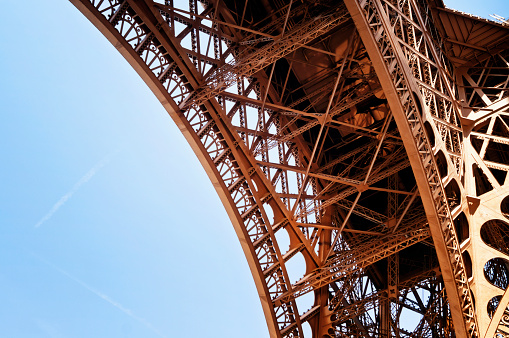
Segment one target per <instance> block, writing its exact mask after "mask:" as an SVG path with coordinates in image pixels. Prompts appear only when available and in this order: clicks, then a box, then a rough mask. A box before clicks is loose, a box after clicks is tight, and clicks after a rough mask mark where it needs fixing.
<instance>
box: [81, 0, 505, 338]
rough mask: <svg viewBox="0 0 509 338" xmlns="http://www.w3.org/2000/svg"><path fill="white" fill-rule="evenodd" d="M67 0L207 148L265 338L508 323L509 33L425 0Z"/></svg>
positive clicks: (465, 330) (415, 332) (466, 329)
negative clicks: (452, 20) (456, 35)
mask: <svg viewBox="0 0 509 338" xmlns="http://www.w3.org/2000/svg"><path fill="white" fill-rule="evenodd" d="M71 2H73V3H74V4H75V6H76V7H77V8H78V9H79V10H80V11H82V12H83V14H84V15H85V16H87V17H88V18H89V20H90V21H91V22H92V23H94V25H95V26H96V27H97V28H98V29H99V30H100V31H101V32H102V33H103V34H104V35H105V36H106V37H107V38H108V39H109V40H110V41H111V42H112V44H113V45H114V46H115V47H116V48H117V49H118V50H119V51H120V52H121V53H122V54H123V55H124V57H125V58H126V59H127V60H128V61H129V62H130V64H131V65H132V66H133V68H134V69H135V70H136V71H137V72H138V73H139V74H140V76H141V77H142V78H143V79H144V80H145V82H146V83H147V85H148V86H149V87H150V88H151V89H152V91H153V92H154V93H155V95H156V96H157V97H158V98H159V100H160V101H161V103H162V104H163V105H164V107H165V108H166V109H167V111H168V113H169V114H170V115H171V116H172V118H173V119H174V121H175V123H177V125H178V126H179V128H180V129H181V131H182V132H183V134H184V135H185V136H186V138H187V140H188V142H189V143H190V145H191V147H192V148H193V150H194V151H195V153H196V154H197V156H198V158H199V159H200V161H201V163H202V165H203V167H204V168H205V170H206V171H207V173H208V175H209V177H210V179H211V181H212V183H213V184H214V186H215V188H216V190H217V192H218V194H219V196H220V198H221V200H222V202H223V204H224V206H225V208H226V210H227V212H228V214H229V216H230V219H231V221H232V223H233V225H234V228H235V230H236V232H237V235H238V237H239V240H240V242H241V245H242V247H243V249H244V252H245V254H246V258H247V260H248V263H249V265H250V268H251V271H252V274H253V278H254V280H255V283H256V286H257V289H258V293H259V295H260V299H261V302H262V307H263V310H264V313H265V317H266V320H267V325H268V328H269V332H270V335H271V336H273V337H302V336H304V335H305V336H306V337H307V336H308V335H309V336H313V337H320V338H321V337H344V336H359V337H380V336H384V337H392V336H412V337H416V336H419V337H420V336H430V337H450V336H452V335H453V334H456V336H458V337H466V336H477V337H481V336H482V337H484V336H485V333H486V332H488V333H489V334H490V335H491V336H493V335H494V334H499V335H505V333H504V332H505V331H504V330H507V326H504V325H506V324H504V323H505V322H504V320H505V319H504V318H507V313H504V311H506V310H505V309H506V306H507V304H508V303H509V294H507V293H506V291H505V290H506V289H507V286H508V285H507V282H506V281H507V280H508V279H509V272H508V271H509V265H508V266H506V263H505V262H508V264H509V256H508V253H509V252H508V251H509V250H507V243H508V241H505V240H498V241H497V240H496V239H498V238H504V239H505V238H506V237H504V236H506V234H509V226H507V227H506V225H507V223H506V221H508V222H509V220H506V216H504V215H505V214H504V211H503V210H502V209H503V207H502V209H500V208H501V207H500V206H501V205H505V204H504V202H503V199H504V198H505V197H506V196H507V195H508V191H507V186H506V183H505V182H506V176H507V171H509V158H508V157H507V156H509V153H508V152H507V149H506V148H505V147H506V145H507V144H509V141H508V140H509V127H508V125H509V119H508V116H507V114H508V112H507V106H508V105H509V102H508V96H507V88H508V79H509V77H508V76H509V64H508V63H507V60H509V58H508V56H509V53H508V52H507V36H508V34H507V28H505V27H503V26H501V25H498V26H496V25H495V24H493V23H488V22H485V23H484V25H485V26H486V27H488V28H486V27H484V28H483V27H480V26H479V25H480V23H479V22H477V21H476V22H474V24H476V25H477V26H475V25H474V26H475V27H476V29H477V30H482V29H485V30H488V31H489V32H490V34H491V36H493V35H494V34H496V33H498V34H502V35H501V36H502V37H503V36H505V40H504V38H502V37H501V38H499V40H500V41H502V42H503V43H500V44H499V45H497V46H498V47H499V48H498V50H497V52H496V53H493V52H491V54H490V53H486V51H484V52H483V51H482V50H481V49H482V47H479V46H477V49H476V48H474V50H475V52H471V51H470V50H469V49H468V48H467V46H468V45H472V43H470V42H469V41H466V42H465V41H464V42H459V43H460V44H459V46H462V48H459V49H458V48H456V49H455V48H452V47H451V48H449V47H450V45H446V44H445V42H444V41H442V39H441V36H442V35H443V34H444V33H443V32H447V29H449V28H450V27H447V26H445V25H444V24H441V25H439V24H435V22H434V21H433V20H442V21H444V20H443V18H442V17H441V15H444V14H443V12H440V10H437V9H436V6H435V5H433V6H430V7H428V5H429V3H428V2H425V1H414V0H405V1H375V0H366V1H356V0H346V1H345V3H343V2H338V1H326V0H323V1H317V2H306V1H304V2H297V1H296V2H293V1H277V2H274V3H272V2H270V3H269V2H267V1H259V2H257V1H256V2H255V1H246V2H245V3H244V2H242V3H240V2H236V1H229V0H222V1H203V2H198V1H195V0H191V1H187V0H185V1H183V2H182V3H180V2H177V1H175V0H173V1H169V0H166V1H164V0H161V1H153V2H152V1H134V0H125V1H124V0H107V1H103V0H71ZM438 7H440V6H438ZM442 7H443V6H442ZM437 11H438V12H437ZM451 15H452V14H451ZM454 15H457V16H458V17H460V18H461V16H460V14H454ZM456 19H457V18H456ZM465 20H467V18H466V17H465ZM468 20H475V19H473V18H470V19H468ZM442 21H441V22H442ZM481 23H482V22H481ZM499 26H500V27H499ZM437 27H438V28H437ZM490 29H491V31H490ZM496 29H498V30H497V31H496ZM470 31H471V32H473V31H475V30H474V29H471V30H470ZM495 31H496V32H495ZM478 35H479V34H478ZM447 43H450V41H449V42H447ZM461 43H462V44H463V45H461ZM455 46H456V47H457V46H458V45H455ZM500 46H502V47H503V48H502V47H500ZM474 47H475V46H474ZM491 50H492V51H493V48H492V49H491ZM469 53H470V54H469ZM472 53H473V54H472ZM504 201H505V200H504ZM508 208H509V207H508ZM497 220H498V222H496V221H497ZM487 221H491V223H489V224H488V226H486V225H485V223H486V222H487ZM481 228H482V229H484V230H482V229H481ZM486 229H487V230H486ZM483 231H484V232H483ZM483 234H484V235H483ZM483 236H484V237H483ZM507 236H508V237H507V238H509V235H507ZM481 237H483V238H481ZM487 289H489V292H488V293H487V294H486V292H485V291H484V290H487ZM481 290H483V291H482V292H481ZM506 312H507V311H506ZM408 318H415V319H413V320H412V321H410V320H408ZM499 323H500V325H499Z"/></svg>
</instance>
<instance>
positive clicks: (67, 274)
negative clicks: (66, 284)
mask: <svg viewBox="0 0 509 338" xmlns="http://www.w3.org/2000/svg"><path fill="white" fill-rule="evenodd" d="M30 253H31V254H32V256H34V257H35V258H37V259H38V260H40V261H41V262H43V263H44V264H46V265H48V266H50V267H52V268H53V269H55V270H57V271H58V272H60V273H61V274H62V275H64V276H66V277H68V278H69V279H72V280H73V281H75V282H76V283H78V284H79V285H81V286H82V287H84V288H85V289H87V290H88V291H90V292H92V293H93V294H95V295H96V296H98V297H99V298H101V299H103V300H105V301H106V302H108V303H110V304H111V305H113V306H114V307H116V308H117V309H119V310H120V311H122V312H123V313H125V314H126V315H128V316H129V317H131V318H132V319H134V320H136V321H138V322H139V323H141V324H143V325H144V326H145V327H146V328H147V329H149V330H150V331H152V332H154V333H155V334H157V335H158V336H159V337H163V338H167V337H166V336H165V335H164V334H162V333H161V332H160V331H159V330H158V329H156V328H155V327H154V326H153V325H152V324H151V323H150V322H149V321H147V320H146V319H145V318H142V317H139V316H137V315H135V314H134V313H133V312H132V311H131V310H130V309H128V308H126V307H125V306H123V305H122V304H120V303H119V302H117V301H115V300H114V299H112V298H110V297H109V296H108V295H105V294H104V293H102V292H100V291H99V290H97V289H94V288H93V287H91V286H90V285H88V284H87V283H85V282H84V281H82V280H80V279H78V278H77V277H75V276H73V275H71V274H70V273H69V272H67V271H65V270H63V269H61V268H59V267H58V266H56V265H54V264H52V263H50V262H48V261H47V260H45V259H44V258H42V257H40V256H39V255H37V254H35V253H33V252H30Z"/></svg>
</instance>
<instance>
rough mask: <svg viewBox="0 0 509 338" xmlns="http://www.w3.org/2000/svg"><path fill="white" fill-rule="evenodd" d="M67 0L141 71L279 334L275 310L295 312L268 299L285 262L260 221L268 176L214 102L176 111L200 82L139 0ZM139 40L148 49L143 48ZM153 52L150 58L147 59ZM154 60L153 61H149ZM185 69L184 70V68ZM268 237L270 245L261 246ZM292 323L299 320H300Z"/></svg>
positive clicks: (283, 281)
mask: <svg viewBox="0 0 509 338" xmlns="http://www.w3.org/2000/svg"><path fill="white" fill-rule="evenodd" d="M72 2H73V4H74V5H75V6H76V7H77V8H78V9H79V10H80V11H81V12H82V13H83V14H84V15H85V16H86V17H87V18H88V19H89V20H90V21H91V22H92V23H93V24H94V25H95V26H96V27H97V28H98V29H99V30H100V31H101V33H102V34H103V35H104V36H105V37H106V38H108V40H109V41H110V42H111V43H112V44H113V45H114V46H115V47H116V48H117V49H118V50H119V52H120V53H121V54H122V55H123V56H124V57H125V58H126V59H127V61H128V62H129V63H130V64H131V66H132V67H133V68H134V69H135V70H136V72H137V73H138V74H139V75H140V76H141V77H142V79H143V80H144V81H145V83H146V84H147V85H148V86H149V87H150V89H151V90H152V91H153V93H154V94H155V95H156V97H157V98H158V99H159V101H160V102H161V104H162V105H163V106H164V107H165V109H166V110H167V111H168V113H169V114H170V116H171V117H172V119H173V120H174V121H175V123H176V124H177V126H178V127H179V129H180V130H181V131H182V133H183V134H184V136H185V138H186V139H187V141H188V142H189V144H190V145H191V147H192V149H193V151H194V152H195V154H196V155H197V157H198V159H199V160H200V163H201V164H202V166H203V167H204V169H205V171H206V172H207V174H208V176H209V178H210V180H211V181H212V184H213V185H214V187H215V189H216V191H217V193H218V195H219V197H220V199H221V201H222V203H223V205H224V207H225V209H226V211H227V213H228V216H229V217H230V220H231V221H232V224H233V226H234V229H235V231H236V233H237V236H238V237H239V240H240V243H241V245H242V248H243V250H244V253H245V255H246V258H247V260H248V263H249V266H250V269H251V271H252V275H253V278H254V280H255V284H256V286H257V289H258V293H259V296H260V300H261V302H262V307H263V310H264V313H265V317H266V321H267V325H268V327H269V332H270V333H271V336H274V337H276V336H278V335H279V331H280V327H279V325H281V323H280V321H281V317H283V320H291V319H293V321H297V323H298V318H297V319H295V318H293V315H292V314H293V313H298V311H297V310H296V309H294V308H295V307H296V306H295V304H292V303H289V304H283V306H276V307H275V306H273V304H272V302H271V298H272V297H274V296H273V295H272V294H273V293H276V294H278V293H280V292H281V290H282V289H284V288H285V287H284V286H280V285H287V287H288V284H287V283H288V276H287V275H286V271H285V268H284V264H279V262H281V261H283V258H282V254H284V252H283V253H281V252H280V250H279V248H278V246H277V241H276V240H275V238H274V230H273V227H271V226H267V225H270V224H271V223H272V222H271V221H269V220H268V219H267V216H266V215H265V212H264V210H263V208H262V207H261V205H262V201H261V198H262V197H265V198H267V196H266V195H267V194H270V192H269V189H270V188H267V183H266V182H264V179H263V178H261V175H260V173H259V170H260V169H258V168H257V166H256V165H253V164H251V163H250V162H249V160H247V159H246V156H245V155H244V154H243V152H244V151H245V150H244V149H241V147H239V144H238V139H237V140H236V138H235V136H234V135H232V134H229V135H228V128H227V127H226V126H225V125H224V121H221V120H220V119H219V118H217V117H215V116H213V115H212V114H210V113H208V111H214V109H217V108H216V107H213V106H209V105H208V104H207V107H206V108H207V111H202V110H201V109H196V108H192V109H190V112H188V114H187V116H186V114H182V113H180V108H179V106H178V103H179V102H180V103H181V102H182V99H183V98H184V97H185V95H187V94H188V93H189V92H190V90H192V88H198V87H199V84H198V82H197V79H196V74H195V73H196V72H195V71H194V70H193V66H192V64H190V62H189V61H186V60H184V59H183V58H182V57H181V56H180V55H181V54H182V53H179V52H178V46H176V45H175V44H174V43H173V42H172V41H171V38H170V37H169V34H166V32H165V31H159V30H158V28H157V26H158V23H157V20H156V19H155V18H154V17H153V16H152V17H151V16H150V13H152V12H151V10H150V9H148V8H144V9H141V8H139V7H138V6H144V4H142V3H128V2H126V1H124V2H120V1H113V0H112V1H108V2H107V3H103V2H99V3H98V4H97V6H98V7H96V6H94V3H93V2H92V3H91V2H88V1H83V2H81V1H72ZM144 15H145V16H147V15H148V16H147V17H145V16H144ZM105 16H106V17H105ZM108 19H109V20H108ZM142 47H145V48H147V49H149V50H150V51H151V52H150V53H143V51H142V49H141V48H142ZM156 53H157V57H156V58H154V57H153V55H155V54H156ZM154 59H155V60H157V61H158V62H157V63H156V64H155V65H154V62H153V60H154ZM161 60H162V61H161ZM160 61H161V62H160ZM161 65H162V66H161ZM154 67H155V68H154ZM185 70H187V71H186V72H185V74H184V71H185ZM220 133H222V134H220ZM220 136H221V137H220ZM239 148H240V149H239ZM252 180H255V181H256V182H257V183H256V186H257V187H258V189H257V190H258V191H255V189H253V191H251V189H250V186H254V185H253V184H252V183H251V184H250V182H251V181H252ZM269 186H270V184H269ZM262 189H263V190H262ZM284 217H285V215H284V212H279V219H278V220H277V221H274V223H273V224H274V225H277V224H280V226H287V225H288V223H289V222H288V221H285V219H284ZM270 239H272V241H271V242H272V244H271V245H267V244H266V243H267V241H268V240H270ZM257 255H261V256H262V257H264V261H263V262H265V264H264V265H263V264H262V263H263V262H260V260H259V259H257ZM273 265H279V266H275V268H272V269H271V272H272V273H271V274H266V275H265V274H264V273H263V271H262V269H265V270H268V269H270V268H271V267H272V266H273ZM264 277H265V278H264ZM267 280H269V282H267ZM278 319H279V321H278ZM283 323H284V321H283ZM298 325H299V326H300V323H298Z"/></svg>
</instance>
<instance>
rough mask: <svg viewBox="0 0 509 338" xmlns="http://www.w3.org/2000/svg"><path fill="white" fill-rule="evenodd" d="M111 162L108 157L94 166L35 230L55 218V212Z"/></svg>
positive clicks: (40, 221)
mask: <svg viewBox="0 0 509 338" xmlns="http://www.w3.org/2000/svg"><path fill="white" fill-rule="evenodd" d="M108 161H109V156H106V157H105V158H103V159H102V160H101V161H99V162H97V164H96V165H94V166H93V167H92V169H90V170H89V171H88V172H87V173H86V174H85V175H83V177H82V178H80V179H79V181H78V182H76V184H74V186H73V187H72V189H71V190H69V192H68V193H67V194H65V195H64V196H62V197H61V198H60V199H59V200H58V202H57V203H55V205H53V207H52V208H51V209H50V211H48V213H47V214H46V215H44V217H43V218H41V219H40V220H39V222H37V224H36V225H35V228H38V227H40V226H41V225H42V224H43V223H44V222H46V221H47V220H49V219H50V218H51V217H53V215H54V214H55V212H57V211H58V209H60V208H61V207H62V205H64V204H65V202H67V201H68V200H69V198H71V197H72V195H74V193H76V191H78V189H79V188H80V187H81V186H82V185H83V184H85V183H87V182H88V181H90V179H91V178H92V177H94V175H95V174H97V172H98V171H99V170H100V169H101V168H102V167H104V165H105V164H106V163H108Z"/></svg>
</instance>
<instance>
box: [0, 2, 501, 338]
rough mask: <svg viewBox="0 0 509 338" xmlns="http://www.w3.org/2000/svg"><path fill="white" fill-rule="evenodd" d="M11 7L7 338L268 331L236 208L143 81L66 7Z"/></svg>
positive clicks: (2, 169) (486, 10) (3, 253)
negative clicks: (233, 220) (227, 206)
mask: <svg viewBox="0 0 509 338" xmlns="http://www.w3.org/2000/svg"><path fill="white" fill-rule="evenodd" d="M1 2H2V5H3V6H2V8H3V10H2V11H1V12H0V29H1V32H2V35H1V38H0V39H1V40H0V42H1V46H2V47H1V48H2V49H1V53H0V74H1V76H0V102H1V103H2V114H1V120H0V122H1V123H0V156H1V158H2V165H1V166H0V290H2V296H1V297H0V299H1V301H0V337H238V336H239V334H238V332H242V335H241V336H242V337H267V336H268V333H267V329H266V325H265V320H264V317H263V313H262V309H261V305H260V302H259V300H258V297H257V294H256V290H255V285H254V282H253V280H252V277H251V275H250V272H249V269H248V265H247V262H246V261H245V258H244V255H243V252H242V250H241V248H240V245H239V243H238V240H237V237H236V235H235V233H234V230H233V227H232V226H231V224H230V222H229V219H228V217H227V215H226V212H225V211H224V210H223V208H222V206H221V204H220V201H219V198H218V197H217V195H216V193H215V191H214V189H213V187H212V185H211V184H210V182H209V180H208V178H207V176H206V174H205V172H204V171H203V169H202V168H201V166H200V164H199V162H198V160H197V159H196V157H195V155H194V154H193V152H192V150H191V148H190V147H189V146H188V145H187V143H186V142H185V140H184V138H183V136H182V135H181V134H180V132H179V130H178V129H177V128H176V127H175V126H174V124H173V122H172V121H171V119H170V118H169V117H168V116H167V114H166V112H165V111H164V110H163V109H162V107H161V106H160V104H159V103H158V101H157V100H156V99H155V97H154V96H153V95H152V93H151V92H150V91H149V90H148V88H147V87H146V85H145V84H144V83H143V82H142V81H141V79H140V78H139V77H138V76H137V75H136V74H135V72H134V71H133V70H132V69H131V68H130V66H129V65H128V64H127V62H126V61H125V60H124V59H123V58H122V57H121V56H120V54H119V53H118V52H117V51H116V50H115V49H114V48H113V47H112V46H111V44H110V43H109V42H108V41H107V40H106V39H105V38H104V37H103V36H102V35H101V34H100V33H99V32H98V31H97V30H96V29H95V27H94V26H93V25H92V24H91V23H90V22H88V21H87V20H86V19H85V18H84V17H83V16H82V15H81V13H80V12H79V11H78V10H77V9H76V8H74V7H73V6H72V5H71V4H70V3H69V2H67V1H28V2H27V1H1ZM447 4H448V6H449V7H452V8H457V9H460V10H463V11H467V12H470V13H473V14H477V15H481V16H485V17H487V16H488V15H489V14H492V13H497V14H499V15H502V16H506V17H508V16H509V13H508V8H507V7H508V6H507V4H506V3H505V0H498V1H491V0H490V1H484V2H482V3H481V2H473V1H454V2H453V1H448V2H447ZM475 6H477V7H475Z"/></svg>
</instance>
